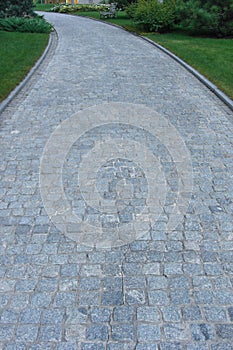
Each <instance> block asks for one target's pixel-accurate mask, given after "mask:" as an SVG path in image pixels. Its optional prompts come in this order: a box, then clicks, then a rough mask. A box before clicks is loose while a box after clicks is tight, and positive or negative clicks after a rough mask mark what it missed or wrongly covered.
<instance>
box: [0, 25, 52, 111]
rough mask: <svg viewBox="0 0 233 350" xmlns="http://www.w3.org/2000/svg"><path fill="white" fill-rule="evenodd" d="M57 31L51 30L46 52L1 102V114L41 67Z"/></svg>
mask: <svg viewBox="0 0 233 350" xmlns="http://www.w3.org/2000/svg"><path fill="white" fill-rule="evenodd" d="M56 35H57V34H56V31H54V32H51V33H50V35H49V41H48V44H47V46H46V48H45V49H44V52H43V53H42V55H41V56H40V58H39V59H38V60H37V62H36V63H35V64H34V66H33V67H32V68H31V69H30V70H29V72H28V73H27V75H26V76H25V78H24V79H23V80H22V81H21V82H20V83H19V84H18V85H17V86H16V87H15V88H14V89H13V90H12V91H11V92H10V93H9V95H8V96H7V97H6V98H5V99H4V100H3V101H2V102H1V103H0V114H1V113H2V112H3V111H4V109H5V108H6V107H7V106H8V104H9V103H10V102H11V101H12V100H13V99H14V98H15V97H16V95H18V93H19V92H20V91H21V90H22V88H23V87H24V86H25V85H26V84H27V82H28V81H29V80H30V79H31V77H32V76H33V75H34V73H35V72H36V70H37V69H38V68H39V66H40V65H41V64H42V62H43V61H44V59H45V57H46V56H47V54H48V52H49V50H50V48H51V46H52V42H53V40H55V36H56Z"/></svg>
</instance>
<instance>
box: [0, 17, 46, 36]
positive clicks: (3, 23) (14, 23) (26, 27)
mask: <svg viewBox="0 0 233 350" xmlns="http://www.w3.org/2000/svg"><path fill="white" fill-rule="evenodd" d="M0 30H4V31H7V32H23V33H50V31H51V25H50V24H49V23H48V22H47V21H45V20H44V18H42V17H39V16H36V17H29V18H27V17H6V18H0Z"/></svg>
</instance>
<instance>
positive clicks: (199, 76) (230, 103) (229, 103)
mask: <svg viewBox="0 0 233 350" xmlns="http://www.w3.org/2000/svg"><path fill="white" fill-rule="evenodd" d="M73 16H75V15H73ZM76 17H77V16H76ZM80 17H82V18H88V19H92V20H94V21H98V22H101V23H105V24H107V25H110V26H113V27H116V28H119V29H122V30H124V31H126V32H127V33H129V34H132V35H134V36H137V37H139V38H141V39H142V40H144V41H147V42H148V43H150V44H151V45H153V46H155V47H157V48H158V49H160V50H161V51H163V52H164V53H165V54H167V55H168V56H170V57H171V58H172V59H174V60H175V61H177V62H178V63H179V64H181V65H182V66H183V67H184V68H185V69H186V70H187V71H189V72H190V73H191V74H192V75H194V76H195V77H196V78H197V79H198V80H199V81H200V82H201V83H202V84H204V85H205V86H206V87H207V88H208V89H209V90H210V91H212V92H213V93H214V94H215V95H216V96H217V97H218V98H219V99H220V100H221V101H222V102H224V103H225V104H226V105H227V106H228V107H229V108H230V109H231V110H232V111H233V101H232V100H231V99H230V98H229V97H228V96H227V95H226V94H224V92H222V91H221V90H220V89H219V88H218V87H217V86H216V85H214V84H213V83H211V81H209V80H208V79H207V78H205V77H204V76H203V75H202V74H200V73H199V72H198V71H197V70H196V69H194V68H193V67H191V66H190V65H189V64H188V63H186V62H184V61H183V60H182V59H181V58H179V57H178V56H176V55H175V54H174V53H172V52H171V51H169V50H167V49H165V47H163V46H161V45H159V44H157V43H156V42H155V41H153V40H151V39H148V38H147V37H145V36H142V35H140V34H137V33H135V32H131V31H129V30H127V29H125V28H123V27H121V26H119V25H118V24H115V23H110V22H105V21H101V20H98V19H96V18H92V17H88V16H80Z"/></svg>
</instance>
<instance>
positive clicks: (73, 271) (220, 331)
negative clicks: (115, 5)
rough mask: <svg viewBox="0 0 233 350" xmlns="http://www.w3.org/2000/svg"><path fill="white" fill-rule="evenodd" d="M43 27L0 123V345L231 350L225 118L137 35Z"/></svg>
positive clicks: (228, 120)
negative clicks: (32, 69) (39, 49)
mask: <svg viewBox="0 0 233 350" xmlns="http://www.w3.org/2000/svg"><path fill="white" fill-rule="evenodd" d="M46 18H47V19H48V20H49V21H50V22H52V23H53V24H54V26H55V28H56V31H57V34H58V40H57V46H56V42H55V41H54V43H53V45H52V48H51V50H50V53H49V55H48V56H47V58H46V59H45V61H44V62H43V64H42V66H41V67H40V68H39V70H38V71H37V73H36V74H35V75H34V76H33V78H32V79H31V81H30V82H29V83H28V84H27V85H26V87H25V88H24V89H23V90H22V91H21V93H20V94H19V95H18V96H17V97H16V98H15V99H14V100H13V101H12V103H11V104H10V105H9V106H8V107H7V109H5V111H4V112H3V113H2V115H1V130H0V133H1V165H0V170H1V187H0V194H1V198H2V201H1V203H0V232H1V234H0V242H1V244H0V253H1V254H0V263H1V265H0V349H4V350H26V349H27V350H28V349H30V350H39V349H40V350H42V349H43V350H52V349H53V350H55V349H56V350H65V349H66V350H76V349H77V350H133V349H134V350H135V349H136V350H158V349H159V350H165V349H166V350H168V349H169V350H172V349H175V350H179V349H185V350H207V349H209V350H230V349H233V345H232V344H233V175H232V174H233V147H232V143H233V137H232V135H233V134H232V132H233V127H232V126H233V125H232V120H233V119H232V117H233V116H232V112H231V111H230V110H229V109H228V108H227V107H226V106H225V105H224V104H223V103H222V102H221V101H220V100H219V99H218V98H216V97H215V96H214V95H213V94H212V93H211V92H210V91H209V90H208V89H206V88H205V87H204V86H203V85H202V84H201V83H200V82H199V81H198V80H197V79H196V78H194V77H193V76H192V75H191V74H190V73H188V72H187V71H186V70H185V69H184V68H182V67H181V66H180V65H179V64H178V63H176V62H175V61H173V60H172V59H171V58H169V57H168V56H166V55H165V54H164V53H162V52H161V51H160V50H158V49H156V48H155V47H153V46H152V45H150V44H149V43H147V42H145V41H143V40H142V39H140V38H139V37H135V36H133V35H131V34H129V33H127V32H125V31H123V30H121V29H119V28H116V27H112V26H108V25H106V24H103V23H99V22H96V21H93V20H89V19H84V18H77V17H74V16H66V15H58V14H46ZM95 105H96V107H93V106H95ZM88 107H91V108H90V109H87V108H88ZM74 115H75V117H73V116H74ZM114 118H115V119H114ZM64 121H69V123H67V124H66V122H65V123H63V124H61V123H62V122H64ZM60 124H61V127H60V128H58V129H57V127H58V126H59V125H60ZM67 125H68V126H67ZM66 127H67V128H66ZM80 130H82V134H81V135H80V134H78V132H79V131H80ZM76 131H77V140H75V139H74V138H73V137H74V136H75V132H76ZM53 132H55V134H54V133H53ZM52 133H53V134H52ZM51 135H53V136H51ZM54 135H55V136H56V135H57V136H56V137H55V136H54ZM58 136H59V137H60V138H59V137H58ZM64 136H65V137H64ZM71 136H72V137H71ZM51 137H52V138H51ZM48 140H51V142H50V143H49V144H48V143H47V141H48ZM182 142H183V143H182ZM46 143H47V151H44V150H45V146H46ZM69 143H70V144H69ZM114 145H117V148H114ZM95 151H96V152H95ZM118 151H119V156H117V154H118V153H117V152H118ZM43 152H44V153H43ZM46 152H47V153H46ZM62 152H63V153H64V154H65V156H66V157H65V160H64V162H63V164H60V163H59V162H60V158H59V157H60V156H61V155H62V156H61V157H63V156H64V154H63V153H62ZM98 152H99V153H100V155H99V154H98ZM42 155H43V157H42ZM131 156H132V157H135V158H134V159H130V157H131ZM179 156H180V158H179ZM41 159H42V163H41V164H42V165H41V167H40V161H41ZM101 161H102V162H101ZM190 161H191V164H192V169H190V167H189V165H190ZM80 164H81V165H80ZM82 164H83V166H82ZM96 166H97V169H95V167H96ZM59 167H60V168H61V167H62V177H61V174H60V172H59V171H60V170H59V171H58V172H56V171H57V169H60V168H59ZM53 170H54V173H53ZM191 170H192V171H191ZM54 174H55V175H56V174H57V175H58V177H57V178H56V176H55V177H53V176H54ZM40 175H42V177H41V184H42V186H40V182H39V179H40ZM49 175H52V180H51V182H49V181H50V177H49ZM78 176H79V177H78ZM93 178H94V179H95V180H96V187H93V183H92V180H93ZM61 179H62V181H63V183H62V186H63V187H64V191H63V193H61V197H57V193H59V194H60V192H59V191H60V190H61V189H60V187H61V186H60V185H59V184H60V182H61V181H60V180H61ZM46 181H47V182H46ZM59 181H60V182H59ZM191 182H192V183H193V184H192V188H191V187H190V186H191ZM46 184H47V185H46ZM187 184H189V186H187ZM153 186H154V187H153ZM156 186H157V187H156ZM81 187H83V188H81ZM160 188H161V189H162V190H160ZM182 189H183V190H182ZM154 191H155V192H156V193H154ZM97 192H98V193H97ZM42 198H43V200H42ZM59 198H60V202H59ZM64 198H66V201H67V202H68V204H67V205H69V206H70V207H71V208H72V211H73V212H72V215H73V216H72V215H71V214H70V215H71V216H72V218H76V219H77V222H75V220H76V219H75V220H74V222H73V221H72V220H70V219H69V218H68V216H66V213H67V212H68V211H67V210H68V209H69V208H70V207H68V206H67V207H65V208H64V209H62V208H61V205H62V204H61V203H63V199H64ZM182 203H183V204H184V205H183V206H182ZM187 203H188V205H187ZM92 204H93V205H92ZM107 204H109V206H108V205H107ZM178 204H179V205H178ZM56 205H57V207H56ZM55 207H56V208H55ZM67 208H68V209H67ZM176 208H178V209H179V210H177V211H176ZM53 210H54V211H53ZM174 210H175V211H174ZM50 211H51V212H50ZM64 213H65V214H64ZM155 214H156V215H157V214H159V215H157V216H156V215H155ZM49 217H50V218H49ZM66 218H68V219H67V222H66ZM171 219H173V223H172V225H173V226H172V229H169V227H168V222H171ZM72 223H74V226H72ZM75 230H78V231H77V232H78V234H77V232H76V231H75ZM82 230H83V231H82ZM144 231H145V232H144ZM116 233H117V239H116ZM139 233H140V234H139ZM81 234H83V235H82V237H81V236H80V235H81ZM106 236H107V240H106V239H105V238H106ZM80 237H81V238H80ZM104 237H105V238H104ZM98 244H100V245H101V244H102V247H101V246H99V245H98Z"/></svg>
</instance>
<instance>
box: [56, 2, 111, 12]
mask: <svg viewBox="0 0 233 350" xmlns="http://www.w3.org/2000/svg"><path fill="white" fill-rule="evenodd" d="M109 6H110V5H105V4H100V5H98V4H90V5H81V4H80V5H74V6H72V5H64V4H63V5H55V6H54V7H52V8H51V10H50V11H52V12H59V13H75V12H93V11H96V12H98V11H106V10H107V9H108V8H109Z"/></svg>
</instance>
